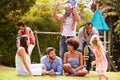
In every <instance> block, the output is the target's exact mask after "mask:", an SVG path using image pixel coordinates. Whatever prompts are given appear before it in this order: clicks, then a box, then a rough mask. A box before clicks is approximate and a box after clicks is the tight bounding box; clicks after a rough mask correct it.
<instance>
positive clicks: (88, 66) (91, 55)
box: [82, 42, 94, 72]
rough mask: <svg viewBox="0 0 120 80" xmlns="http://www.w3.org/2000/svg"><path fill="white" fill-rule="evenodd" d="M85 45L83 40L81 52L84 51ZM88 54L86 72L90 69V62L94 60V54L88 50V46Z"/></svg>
mask: <svg viewBox="0 0 120 80" xmlns="http://www.w3.org/2000/svg"><path fill="white" fill-rule="evenodd" d="M86 45H87V43H86V42H83V44H82V53H84V47H85V46H86ZM88 56H89V58H88V61H87V63H86V64H87V67H86V69H87V70H88V72H89V71H90V68H91V62H92V61H93V60H94V54H93V52H92V51H91V50H90V48H88Z"/></svg>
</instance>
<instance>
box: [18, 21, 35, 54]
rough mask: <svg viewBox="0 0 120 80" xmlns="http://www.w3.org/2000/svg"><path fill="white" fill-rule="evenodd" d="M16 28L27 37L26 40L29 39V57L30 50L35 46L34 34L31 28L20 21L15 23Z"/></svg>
mask: <svg viewBox="0 0 120 80" xmlns="http://www.w3.org/2000/svg"><path fill="white" fill-rule="evenodd" d="M17 26H18V28H19V29H20V30H22V31H23V32H24V35H27V36H28V38H29V41H30V44H29V46H28V52H29V55H30V56H31V54H32V50H33V48H34V46H35V37H34V33H33V31H32V30H31V28H29V27H27V26H26V25H25V23H24V22H22V21H20V22H18V23H17Z"/></svg>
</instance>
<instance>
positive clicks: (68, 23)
mask: <svg viewBox="0 0 120 80" xmlns="http://www.w3.org/2000/svg"><path fill="white" fill-rule="evenodd" d="M62 16H64V15H63V14H57V17H58V19H60V18H61V17H62ZM72 23H73V15H72V14H71V15H70V16H68V17H66V19H65V22H64V24H63V32H62V33H61V35H62V36H76V24H75V28H74V30H72Z"/></svg>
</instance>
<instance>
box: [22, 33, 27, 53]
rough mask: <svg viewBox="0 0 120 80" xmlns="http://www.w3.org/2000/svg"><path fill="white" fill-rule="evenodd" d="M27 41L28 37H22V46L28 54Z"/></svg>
mask: <svg viewBox="0 0 120 80" xmlns="http://www.w3.org/2000/svg"><path fill="white" fill-rule="evenodd" d="M27 40H28V37H27V36H26V35H24V36H22V37H20V46H22V47H24V48H25V51H26V53H27V54H28V45H27Z"/></svg>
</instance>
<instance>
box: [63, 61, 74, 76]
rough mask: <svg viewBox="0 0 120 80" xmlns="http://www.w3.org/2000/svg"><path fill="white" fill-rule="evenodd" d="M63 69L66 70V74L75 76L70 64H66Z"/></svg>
mask: <svg viewBox="0 0 120 80" xmlns="http://www.w3.org/2000/svg"><path fill="white" fill-rule="evenodd" d="M63 69H64V71H65V72H67V73H69V74H73V73H74V71H73V69H72V67H71V65H70V64H69V63H67V64H64V65H63Z"/></svg>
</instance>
